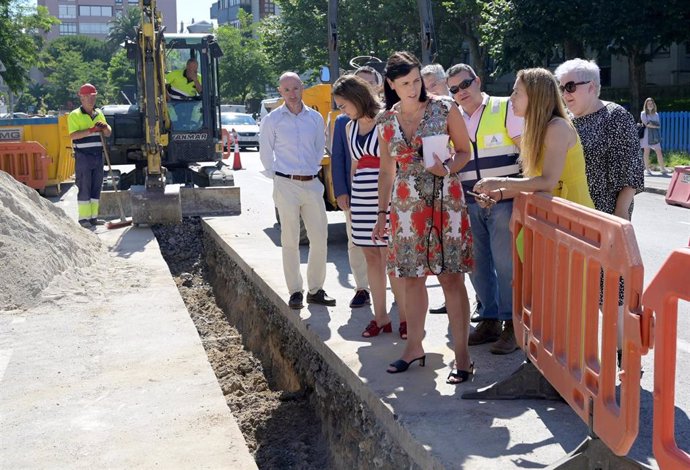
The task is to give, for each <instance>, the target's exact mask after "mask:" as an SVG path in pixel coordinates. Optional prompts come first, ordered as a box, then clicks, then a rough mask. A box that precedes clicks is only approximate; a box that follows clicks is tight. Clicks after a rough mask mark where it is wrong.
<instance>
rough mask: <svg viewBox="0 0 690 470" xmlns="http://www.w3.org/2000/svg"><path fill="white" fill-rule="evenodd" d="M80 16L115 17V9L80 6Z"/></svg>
mask: <svg viewBox="0 0 690 470" xmlns="http://www.w3.org/2000/svg"><path fill="white" fill-rule="evenodd" d="M79 16H105V17H107V18H110V17H111V16H113V7H106V6H90V5H79Z"/></svg>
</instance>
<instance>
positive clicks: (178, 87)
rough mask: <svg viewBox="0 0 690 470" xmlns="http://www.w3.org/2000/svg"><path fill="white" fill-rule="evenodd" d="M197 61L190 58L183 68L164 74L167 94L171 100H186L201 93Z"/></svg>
mask: <svg viewBox="0 0 690 470" xmlns="http://www.w3.org/2000/svg"><path fill="white" fill-rule="evenodd" d="M198 70H199V63H198V62H197V60H196V59H194V58H191V59H189V60H188V61H187V65H186V66H185V68H184V70H173V71H172V72H168V73H167V74H166V75H165V82H166V83H167V85H168V86H167V89H168V96H169V97H170V99H172V100H188V99H192V98H194V97H196V96H198V95H200V94H201V90H202V88H201V74H200V73H199V72H198Z"/></svg>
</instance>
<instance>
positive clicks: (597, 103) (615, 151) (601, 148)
mask: <svg viewBox="0 0 690 470" xmlns="http://www.w3.org/2000/svg"><path fill="white" fill-rule="evenodd" d="M554 73H555V75H556V77H557V78H558V80H559V82H560V88H561V92H562V93H563V99H564V100H565V103H566V105H567V106H568V109H569V110H570V112H571V113H572V114H573V116H574V118H573V124H575V129H577V133H578V134H579V135H580V139H581V140H582V147H583V148H584V151H585V169H586V170H587V183H588V184H589V193H590V195H591V196H592V200H593V201H594V207H595V208H596V209H597V210H600V211H602V212H606V213H607V214H613V215H616V216H618V217H620V218H622V219H625V220H630V219H631V217H632V213H633V207H634V204H633V197H634V196H635V194H638V193H640V192H642V191H644V163H643V160H642V157H641V155H640V153H641V152H640V139H639V137H638V134H637V125H636V124H635V119H634V118H633V116H632V115H631V114H630V113H629V112H627V111H626V110H625V109H623V107H622V106H619V105H617V104H616V103H611V102H607V101H602V100H601V99H600V98H599V92H600V90H601V82H600V79H599V67H598V66H597V65H596V64H595V63H594V62H590V61H587V60H583V59H572V60H568V61H566V62H563V63H562V64H561V65H559V66H558V68H556V71H555V72H554ZM603 282H604V281H603V276H602V278H601V281H600V285H601V292H603ZM599 301H600V303H601V302H603V297H602V296H600V299H599ZM623 302H624V284H623V279H622V278H621V279H620V282H619V284H618V306H619V307H618V344H619V345H620V344H621V339H622V335H623V307H622V306H623ZM619 357H620V356H619Z"/></svg>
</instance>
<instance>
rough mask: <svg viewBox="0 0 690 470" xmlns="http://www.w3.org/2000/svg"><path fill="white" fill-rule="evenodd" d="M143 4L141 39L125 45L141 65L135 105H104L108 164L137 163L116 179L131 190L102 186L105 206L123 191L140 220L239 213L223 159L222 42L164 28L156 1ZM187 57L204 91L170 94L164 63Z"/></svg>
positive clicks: (149, 221)
mask: <svg viewBox="0 0 690 470" xmlns="http://www.w3.org/2000/svg"><path fill="white" fill-rule="evenodd" d="M139 8H140V9H141V24H140V26H139V27H138V28H137V35H136V38H134V39H133V40H129V41H127V42H126V44H125V47H126V48H127V56H128V57H129V58H130V59H131V60H133V61H134V64H135V69H136V77H137V99H136V103H130V104H129V105H114V106H104V107H103V113H104V115H105V117H106V120H107V121H108V123H109V124H110V125H111V127H112V129H113V133H112V135H111V137H110V138H109V139H108V142H107V145H108V151H109V155H110V158H111V162H112V164H113V165H130V166H131V165H133V166H134V169H133V170H131V171H129V172H127V173H120V175H119V177H118V185H119V188H120V189H122V190H127V191H120V192H119V193H118V192H114V191H104V192H103V195H102V199H101V201H102V206H103V207H104V208H105V211H106V212H107V211H108V210H109V208H113V207H116V206H115V204H113V202H116V201H115V198H118V197H120V198H121V199H123V202H124V205H125V207H127V206H128V205H130V204H131V214H132V222H133V223H134V224H135V225H139V224H146V225H151V224H156V223H163V224H169V223H177V222H179V221H181V219H182V217H183V216H194V215H196V216H216V215H231V214H239V213H240V189H239V187H235V186H234V178H233V173H232V170H231V169H230V168H229V167H228V166H227V165H225V164H224V163H223V161H222V159H223V144H222V134H221V132H222V130H221V125H220V98H219V95H218V89H219V86H218V85H219V84H218V59H219V58H220V57H221V56H222V51H221V49H220V46H219V45H218V43H217V41H216V39H215V37H214V36H213V35H212V34H199V33H197V34H165V27H164V26H163V23H162V17H161V13H160V11H159V10H158V9H157V8H156V0H139ZM190 58H193V59H196V60H197V62H198V64H199V72H200V74H201V76H202V77H203V82H202V92H201V93H200V95H198V96H195V97H193V98H190V99H188V100H169V99H168V95H167V92H166V83H165V75H166V66H167V67H168V68H169V69H173V68H182V67H184V64H185V63H186V61H187V60H188V59H190ZM104 215H105V214H104Z"/></svg>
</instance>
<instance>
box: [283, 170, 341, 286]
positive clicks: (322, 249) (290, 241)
mask: <svg viewBox="0 0 690 470" xmlns="http://www.w3.org/2000/svg"><path fill="white" fill-rule="evenodd" d="M273 201H274V202H275V205H276V208H277V209H278V215H279V216H280V244H281V246H282V254H283V274H284V275H285V281H286V282H287V287H288V291H289V292H290V295H292V294H294V293H295V292H301V291H302V289H303V284H304V282H303V280H302V274H301V272H300V253H299V218H300V216H302V220H303V221H304V227H305V228H306V229H307V237H308V238H309V257H308V260H307V287H308V289H309V292H310V293H312V294H314V293H316V291H318V290H319V289H322V288H323V284H324V282H325V281H326V255H327V248H326V246H327V242H328V219H327V217H326V205H325V203H324V201H323V184H321V181H319V180H318V179H316V178H315V179H312V180H309V181H297V180H291V179H289V178H284V177H282V176H278V175H276V176H275V177H274V178H273Z"/></svg>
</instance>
